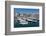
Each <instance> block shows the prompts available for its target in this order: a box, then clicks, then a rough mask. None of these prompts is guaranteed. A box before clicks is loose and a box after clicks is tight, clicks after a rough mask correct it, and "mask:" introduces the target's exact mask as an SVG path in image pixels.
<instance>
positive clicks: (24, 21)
mask: <svg viewBox="0 0 46 36" xmlns="http://www.w3.org/2000/svg"><path fill="white" fill-rule="evenodd" d="M18 20H19V21H20V24H23V25H24V24H28V22H27V21H26V20H23V19H21V18H18Z"/></svg>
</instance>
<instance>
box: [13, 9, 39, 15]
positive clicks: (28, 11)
mask: <svg viewBox="0 0 46 36" xmlns="http://www.w3.org/2000/svg"><path fill="white" fill-rule="evenodd" d="M14 12H16V13H21V14H23V13H27V14H30V13H39V9H28V8H14Z"/></svg>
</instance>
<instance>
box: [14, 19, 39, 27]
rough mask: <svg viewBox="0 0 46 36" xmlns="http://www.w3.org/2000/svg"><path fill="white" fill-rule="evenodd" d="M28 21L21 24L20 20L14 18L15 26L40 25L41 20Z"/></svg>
mask: <svg viewBox="0 0 46 36" xmlns="http://www.w3.org/2000/svg"><path fill="white" fill-rule="evenodd" d="M27 22H28V23H25V24H21V23H20V21H19V20H17V22H16V21H15V20H14V27H15V28H19V27H39V20H36V19H33V21H27Z"/></svg>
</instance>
